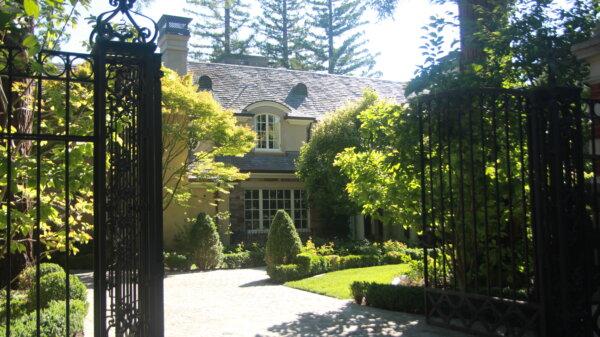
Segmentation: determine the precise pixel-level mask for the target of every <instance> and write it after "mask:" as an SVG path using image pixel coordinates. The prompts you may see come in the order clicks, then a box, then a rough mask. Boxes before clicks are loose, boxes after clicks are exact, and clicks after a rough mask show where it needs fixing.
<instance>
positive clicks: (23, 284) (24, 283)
mask: <svg viewBox="0 0 600 337" xmlns="http://www.w3.org/2000/svg"><path fill="white" fill-rule="evenodd" d="M56 272H64V269H63V268H62V267H61V266H59V265H58V264H56V263H47V262H45V263H40V278H41V277H43V276H45V275H48V274H52V273H56ZM36 274H37V268H36V266H35V265H33V266H28V267H27V268H25V269H23V271H22V272H21V274H19V278H18V279H17V280H18V283H19V289H30V288H32V287H34V286H35V278H36Z"/></svg>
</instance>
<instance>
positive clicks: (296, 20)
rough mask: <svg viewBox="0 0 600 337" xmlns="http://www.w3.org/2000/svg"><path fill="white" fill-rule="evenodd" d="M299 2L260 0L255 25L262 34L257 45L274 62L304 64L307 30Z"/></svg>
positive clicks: (292, 65) (286, 65)
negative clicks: (260, 11)
mask: <svg viewBox="0 0 600 337" xmlns="http://www.w3.org/2000/svg"><path fill="white" fill-rule="evenodd" d="M301 5H302V3H301V1H299V0H260V7H261V10H262V13H261V14H262V15H261V16H260V17H259V18H258V21H257V23H256V25H255V28H256V30H257V31H258V32H259V33H260V34H261V37H262V41H261V42H259V43H258V48H259V50H260V53H261V54H262V55H263V56H266V57H267V58H268V59H269V62H270V63H271V65H273V66H276V67H284V68H288V69H290V68H291V69H303V68H304V64H305V61H306V59H305V58H306V56H305V53H304V40H305V39H306V32H305V29H304V27H303V24H304V22H303V18H302V13H301V12H302V6H301Z"/></svg>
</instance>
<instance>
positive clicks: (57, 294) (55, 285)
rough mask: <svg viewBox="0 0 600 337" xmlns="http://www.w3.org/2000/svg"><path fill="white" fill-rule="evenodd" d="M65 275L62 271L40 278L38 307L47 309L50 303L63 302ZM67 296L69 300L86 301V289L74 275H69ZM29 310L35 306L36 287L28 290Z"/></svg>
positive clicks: (65, 291)
mask: <svg viewBox="0 0 600 337" xmlns="http://www.w3.org/2000/svg"><path fill="white" fill-rule="evenodd" d="M66 289H67V287H66V274H65V272H64V271H60V272H54V273H50V274H47V275H44V276H43V277H42V278H40V294H39V296H40V307H41V308H45V307H47V306H48V305H49V304H50V302H52V301H64V300H66V298H67V290H66ZM69 296H70V299H71V300H80V301H82V302H85V301H86V300H87V288H86V286H85V284H83V282H81V280H80V279H79V277H77V276H76V275H69ZM27 298H28V303H29V308H31V309H35V308H36V306H37V302H36V298H37V291H36V287H35V286H33V287H31V288H29V289H28V292H27Z"/></svg>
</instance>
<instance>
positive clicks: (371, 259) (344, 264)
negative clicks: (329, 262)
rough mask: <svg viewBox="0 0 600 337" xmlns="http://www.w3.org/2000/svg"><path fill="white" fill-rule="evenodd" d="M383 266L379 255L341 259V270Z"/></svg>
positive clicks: (347, 256)
mask: <svg viewBox="0 0 600 337" xmlns="http://www.w3.org/2000/svg"><path fill="white" fill-rule="evenodd" d="M379 264H381V257H380V256H379V255H346V256H341V257H340V269H350V268H362V267H372V266H377V265H379Z"/></svg>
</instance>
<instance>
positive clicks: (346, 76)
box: [188, 61, 408, 84]
mask: <svg viewBox="0 0 600 337" xmlns="http://www.w3.org/2000/svg"><path fill="white" fill-rule="evenodd" d="M189 64H199V65H216V66H225V67H239V68H250V69H259V70H266V71H273V70H274V71H281V72H289V73H302V74H311V75H317V76H323V77H342V78H350V79H358V80H369V81H376V82H389V83H394V84H407V83H408V82H404V81H394V80H385V79H380V78H372V77H365V76H352V75H340V74H329V73H320V72H317V71H312V70H296V69H286V68H270V67H257V66H248V65H242V64H230V63H217V62H198V61H188V65H189Z"/></svg>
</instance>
